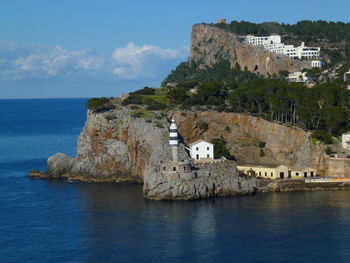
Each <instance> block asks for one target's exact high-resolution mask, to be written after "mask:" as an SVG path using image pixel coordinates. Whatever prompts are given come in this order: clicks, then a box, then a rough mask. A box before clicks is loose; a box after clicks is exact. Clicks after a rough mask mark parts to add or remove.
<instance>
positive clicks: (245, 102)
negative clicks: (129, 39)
mask: <svg viewBox="0 0 350 263" xmlns="http://www.w3.org/2000/svg"><path fill="white" fill-rule="evenodd" d="M187 91H188V90H187V89H186V88H184V87H181V86H180V87H176V88H172V89H171V90H170V91H169V94H168V96H169V99H170V103H171V104H173V105H180V106H183V107H198V106H201V105H203V106H206V107H212V108H213V109H215V110H218V111H233V112H242V113H249V114H252V115H257V116H260V117H263V118H265V119H268V120H271V121H276V122H279V123H286V124H291V125H295V126H299V127H301V128H303V129H305V130H313V131H315V130H323V131H326V132H328V133H329V134H332V135H339V134H340V133H341V132H343V131H345V130H348V129H350V125H349V124H350V123H349V120H350V105H349V101H350V92H349V91H348V90H345V89H342V88H341V87H338V86H336V85H334V84H332V83H329V82H327V83H324V84H321V85H317V86H315V87H314V88H312V89H309V88H307V87H305V86H304V85H302V84H300V83H288V82H286V81H280V80H272V79H254V80H251V81H247V82H241V83H235V84H234V85H229V84H226V83H223V82H219V81H216V80H215V81H207V82H203V83H201V84H199V85H198V87H197V89H196V92H195V93H188V92H187Z"/></svg>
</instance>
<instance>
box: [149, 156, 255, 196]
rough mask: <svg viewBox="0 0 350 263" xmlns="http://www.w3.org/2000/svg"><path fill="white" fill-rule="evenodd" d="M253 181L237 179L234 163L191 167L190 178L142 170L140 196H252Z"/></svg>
mask: <svg viewBox="0 0 350 263" xmlns="http://www.w3.org/2000/svg"><path fill="white" fill-rule="evenodd" d="M256 185H257V184H256V180H255V179H246V178H244V177H241V176H240V175H239V174H238V172H237V169H236V164H235V163H234V162H230V161H226V162H223V163H216V164H208V165H204V166H202V167H195V170H194V172H193V174H192V176H191V177H190V178H181V176H178V177H175V178H174V175H173V174H166V173H162V172H160V171H157V170H156V169H154V168H152V167H150V168H149V169H147V170H146V171H145V177H144V185H143V193H144V196H145V197H146V198H148V199H153V200H194V199H203V198H209V197H217V196H235V195H249V194H254V193H255V192H256V190H257V188H256Z"/></svg>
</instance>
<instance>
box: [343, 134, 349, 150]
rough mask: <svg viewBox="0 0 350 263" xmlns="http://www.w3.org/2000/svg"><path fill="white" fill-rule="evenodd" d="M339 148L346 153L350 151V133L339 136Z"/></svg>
mask: <svg viewBox="0 0 350 263" xmlns="http://www.w3.org/2000/svg"><path fill="white" fill-rule="evenodd" d="M341 146H342V147H343V148H344V149H346V150H348V151H349V150H350V132H347V133H343V134H342V135H341Z"/></svg>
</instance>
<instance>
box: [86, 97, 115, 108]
mask: <svg viewBox="0 0 350 263" xmlns="http://www.w3.org/2000/svg"><path fill="white" fill-rule="evenodd" d="M86 108H87V109H89V110H92V111H94V112H104V111H109V110H112V109H115V105H113V104H112V103H111V100H110V99H108V98H106V97H102V98H91V99H89V100H88V101H87V103H86Z"/></svg>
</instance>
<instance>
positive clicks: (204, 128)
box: [198, 121, 209, 131]
mask: <svg viewBox="0 0 350 263" xmlns="http://www.w3.org/2000/svg"><path fill="white" fill-rule="evenodd" d="M198 128H199V129H201V130H203V131H207V130H208V128H209V125H208V123H206V122H205V121H201V122H200V123H199V124H198Z"/></svg>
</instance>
